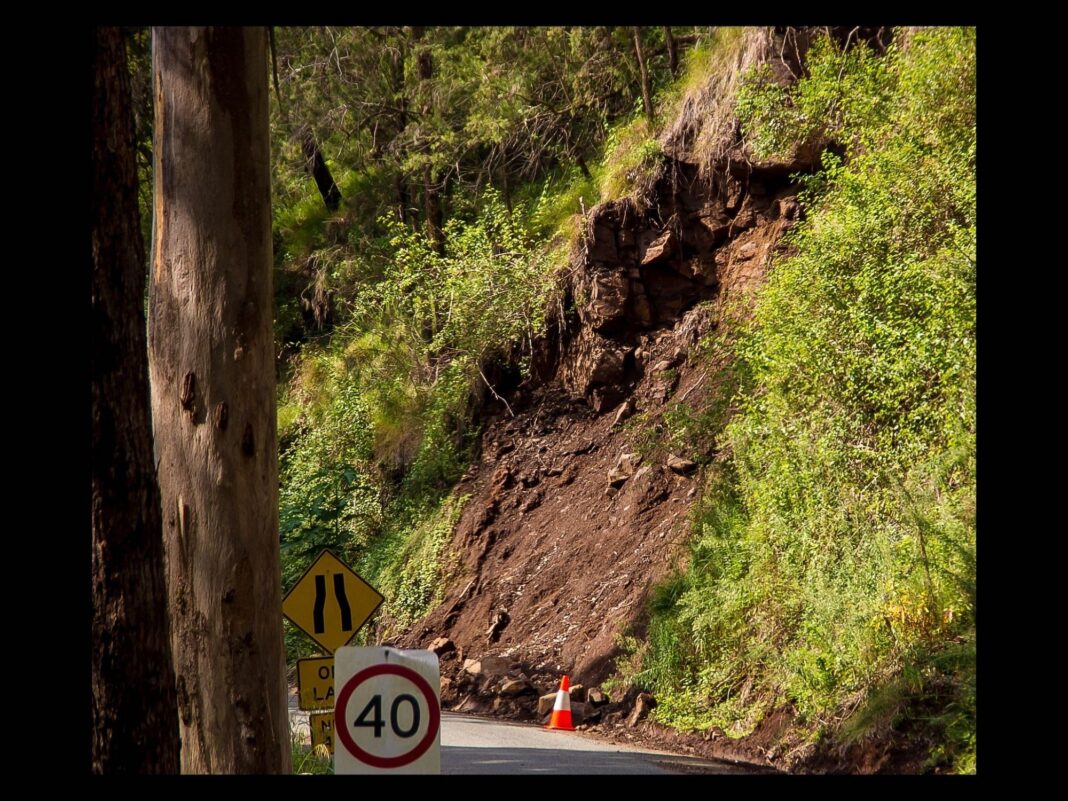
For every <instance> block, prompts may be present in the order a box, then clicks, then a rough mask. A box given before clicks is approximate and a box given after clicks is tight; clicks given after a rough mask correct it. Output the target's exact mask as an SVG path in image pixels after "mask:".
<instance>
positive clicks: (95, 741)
mask: <svg viewBox="0 0 1068 801" xmlns="http://www.w3.org/2000/svg"><path fill="white" fill-rule="evenodd" d="M92 52H93V63H92V73H93V74H92V95H91V97H92V98H93V104H92V139H93V141H92V148H93V162H92V164H93V167H92V169H93V173H92V175H93V178H92V181H93V184H92V186H93V193H92V216H91V218H90V219H91V220H92V234H91V237H92V265H91V267H92V325H91V326H90V331H91V332H92V360H93V361H92V418H93V422H92V459H91V461H92V473H93V489H92V520H93V523H92V529H93V555H92V565H93V614H92V638H93V650H92V657H91V675H92V746H91V750H90V753H91V755H92V769H93V772H94V773H177V772H178V748H179V740H178V710H177V705H176V703H175V679H174V668H173V666H172V663H171V643H170V629H169V627H170V624H169V622H168V617H167V585H166V575H165V573H164V563H163V530H162V523H161V521H160V496H159V487H158V485H157V483H156V468H155V464H154V463H153V461H152V428H151V423H150V421H149V408H148V359H147V351H146V343H145V316H144V292H145V258H144V254H145V245H144V242H143V241H142V239H141V221H140V214H139V211H138V205H137V192H138V186H137V164H136V160H135V156H134V124H133V114H132V111H131V107H130V87H129V79H128V75H127V67H126V44H125V42H124V41H123V37H122V32H121V31H120V30H119V29H118V28H99V29H97V30H96V31H95V32H94V34H93V48H92Z"/></svg>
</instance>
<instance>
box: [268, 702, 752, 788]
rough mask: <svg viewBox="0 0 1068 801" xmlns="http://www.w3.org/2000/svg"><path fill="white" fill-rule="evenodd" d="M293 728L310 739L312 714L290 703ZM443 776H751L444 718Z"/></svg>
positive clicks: (529, 727) (522, 727)
mask: <svg viewBox="0 0 1068 801" xmlns="http://www.w3.org/2000/svg"><path fill="white" fill-rule="evenodd" d="M290 703H291V706H290V709H289V718H290V725H291V727H292V730H293V732H294V733H298V734H303V735H304V736H307V731H308V713H307V712H302V711H300V710H298V709H297V708H296V706H295V705H296V697H295V696H294V697H292V698H291V700H290ZM441 772H442V774H445V775H450V774H451V775H471V774H479V773H489V774H494V773H497V774H541V773H549V774H552V773H556V774H578V773H589V774H639V773H643V774H662V775H668V774H677V773H749V772H752V771H750V770H746V769H745V768H743V767H740V766H736V765H732V764H730V763H728V762H716V761H713V760H707V759H698V758H696V757H688V756H682V755H679V754H670V753H667V752H664V751H649V750H645V749H641V748H634V747H629V746H625V745H617V744H615V743H609V742H607V741H605V740H599V739H596V738H594V737H593V736H591V735H585V734H582V733H578V732H576V733H572V732H563V731H547V730H546V729H544V728H542V727H541V726H535V725H533V724H529V723H510V722H506V721H500V720H490V719H486V718H476V717H473V716H471V715H458V714H456V713H453V712H444V713H443V714H442V716H441Z"/></svg>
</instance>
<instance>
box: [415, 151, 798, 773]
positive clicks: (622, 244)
mask: <svg viewBox="0 0 1068 801" xmlns="http://www.w3.org/2000/svg"><path fill="white" fill-rule="evenodd" d="M798 166H799V165H797V164H771V165H763V166H762V165H754V164H752V163H750V162H749V161H748V160H746V159H745V158H744V157H743V156H742V155H741V154H740V153H739V152H735V153H734V154H733V155H732V156H730V157H729V158H726V159H724V160H723V163H722V164H721V168H720V169H719V170H717V171H714V172H712V173H711V177H701V176H700V175H699V171H698V169H697V167H696V166H695V165H692V164H688V163H686V162H683V161H672V162H670V163H668V165H667V167H666V169H665V170H664V172H663V173H662V175H661V177H660V179H659V181H658V182H657V184H656V185H655V187H654V188H653V193H652V202H650V203H649V204H647V207H645V208H642V207H640V206H639V205H638V204H637V203H635V202H634V201H633V200H631V199H628V198H625V199H622V200H618V201H613V202H610V203H605V204H601V205H600V206H597V207H596V208H594V209H593V210H592V211H591V212H590V214H589V217H588V219H587V222H586V228H585V236H584V237H583V241H581V242H580V243H579V244H578V246H577V247H576V249H575V251H574V253H573V257H572V271H571V277H570V282H569V286H568V288H567V295H568V301H569V304H570V305H572V306H573V308H574V312H573V313H572V315H571V316H570V319H568V320H566V321H565V324H564V325H563V326H562V327H561V328H560V329H559V330H557V331H555V332H554V334H553V335H552V336H551V337H548V338H547V339H546V341H545V342H544V343H543V352H542V359H541V362H540V364H539V365H538V367H539V372H540V374H541V379H540V380H538V381H537V382H536V385H535V386H525V387H521V388H520V389H519V390H518V391H517V392H516V393H514V394H513V395H512V396H511V397H509V398H508V400H509V404H510V406H511V409H512V411H513V412H514V413H515V416H514V417H512V416H510V414H509V412H508V411H507V410H505V409H503V408H502V409H501V411H500V413H499V415H498V416H496V417H495V418H492V419H490V420H488V421H486V424H485V434H484V436H483V440H482V449H481V454H482V455H481V459H480V461H479V462H478V464H476V465H475V466H474V467H472V469H471V470H470V471H469V473H468V475H467V476H465V478H464V479H463V481H462V482H461V484H460V486H459V487H458V492H459V493H461V494H467V495H470V496H471V497H470V500H469V502H468V503H467V505H466V507H465V509H464V512H463V515H462V518H461V520H460V522H459V524H458V525H457V527H456V529H455V532H454V537H453V541H452V544H451V548H452V554H453V558H455V559H456V561H457V565H456V569H455V573H454V574H453V579H452V580H451V581H450V583H449V586H448V587H447V588H446V590H445V600H444V602H443V603H442V604H441V605H440V606H439V607H437V608H436V609H435V610H434V611H433V612H431V613H430V614H429V615H428V616H427V617H426V618H425V619H424V620H422V621H420V622H419V623H417V624H416V625H415V626H413V627H412V628H411V629H410V630H409V632H408V633H407V634H406V635H404V636H403V637H401V638H399V640H398V642H397V644H398V645H400V646H404V647H428V646H429V645H431V644H432V643H433V642H434V641H439V642H438V645H439V649H440V648H441V639H442V638H447V639H448V640H449V641H450V645H447V646H445V648H446V650H444V651H443V652H442V654H441V657H442V663H441V664H442V674H443V677H444V680H443V692H442V701H443V703H444V705H445V706H446V707H447V708H460V709H464V710H469V711H481V712H492V713H495V714H499V715H504V716H509V717H515V718H526V719H533V718H535V717H538V714H537V701H538V696H539V695H540V694H543V693H548V692H551V691H553V690H555V688H556V686H557V684H558V682H559V679H560V676H561V674H563V673H567V674H569V675H570V676H571V677H572V681H573V682H579V683H582V684H584V685H585V686H586V687H592V686H596V685H599V684H600V683H601V682H603V681H604V680H605V679H606V678H607V677H608V676H610V675H611V674H612V672H613V671H614V669H615V665H614V661H613V660H614V658H615V657H616V656H617V655H618V650H619V649H618V636H619V634H620V633H621V632H624V631H626V630H627V629H628V627H630V626H631V625H633V624H634V623H635V622H636V621H638V620H639V618H640V616H641V615H642V612H643V607H644V603H645V601H646V599H647V595H648V593H649V591H650V588H651V586H652V585H653V584H654V583H655V582H656V581H657V580H658V579H660V578H662V577H663V576H664V574H665V573H666V572H667V571H668V570H670V568H671V566H672V564H673V560H674V559H675V557H676V555H677V554H678V552H679V548H678V546H679V544H680V543H681V542H682V540H683V539H684V538H685V536H686V534H687V526H688V511H689V507H690V505H691V503H692V501H693V499H694V497H695V496H696V494H697V491H698V481H699V471H698V469H697V466H696V465H694V464H692V463H687V462H686V460H684V459H679V460H672V459H671V458H670V456H668V455H664V454H661V455H660V456H659V457H657V458H649V457H648V455H643V453H644V454H648V453H649V452H650V451H649V449H648V448H645V449H642V448H640V447H638V446H639V442H640V440H641V438H642V433H643V431H646V432H647V431H648V429H649V428H650V427H651V426H654V425H655V423H656V422H657V420H658V419H659V418H661V417H662V415H663V413H664V412H665V411H666V410H667V409H668V408H669V407H670V406H671V404H673V403H675V402H676V401H680V400H683V401H687V402H696V401H699V400H700V399H701V398H702V393H704V392H707V389H708V386H707V384H706V382H705V379H706V378H707V375H706V373H705V371H704V368H702V366H701V365H699V364H697V363H696V362H695V361H694V360H692V359H691V358H690V357H691V354H692V352H693V349H694V346H695V345H696V344H697V343H698V342H699V341H700V340H701V339H702V338H703V337H704V336H705V335H706V334H708V333H709V332H711V331H712V330H713V329H714V328H715V326H716V325H717V318H718V303H719V302H720V301H722V299H723V298H724V297H726V296H728V295H730V294H732V293H735V292H739V291H742V290H744V289H746V288H748V287H751V286H752V285H753V284H754V283H756V282H759V281H760V280H762V278H763V276H764V273H765V270H766V267H767V264H768V262H769V260H770V258H771V256H772V255H773V253H774V252H775V250H776V248H777V247H778V246H779V242H780V239H781V237H782V234H783V233H784V232H785V231H786V230H787V229H788V228H789V227H790V226H791V224H792V223H793V222H794V221H795V220H796V219H797V218H798V215H799V208H798V204H797V201H796V198H795V194H796V191H797V187H796V186H795V185H794V184H792V183H791V182H790V180H789V175H790V174H791V173H792V172H793V171H795V170H796V169H797V168H798ZM703 301H711V302H710V303H703ZM646 439H648V434H647V433H646ZM469 660H478V661H479V662H480V663H481V665H479V666H478V667H477V668H476V667H474V666H472V665H471V664H470V661H469ZM465 663H468V668H469V669H468V670H465V669H464V665H465ZM472 670H476V671H477V672H472ZM520 674H521V675H522V679H523V680H524V681H525V682H526V683H527V685H528V686H527V687H525V688H520V687H516V686H513V687H512V688H511V692H515V694H511V692H509V693H503V694H502V693H501V686H502V684H503V683H504V682H505V681H506V680H507V679H508V678H509V677H511V678H513V679H516V678H518V677H519V676H520ZM615 700H616V702H617V703H614V704H611V705H610V706H608V707H605V708H604V709H603V710H602V712H601V713H595V714H593V715H592V717H593V718H594V720H595V721H597V720H601V721H603V723H605V724H607V725H608V726H609V727H610V726H611V725H612V724H613V723H616V724H622V723H623V722H624V721H623V718H624V716H625V714H629V712H630V706H631V705H632V704H631V702H632V701H633V698H627V699H615ZM621 702H626V704H627V705H628V707H627V709H624V706H623V703H621ZM590 712H591V713H592V712H593V709H592V707H591V709H590ZM644 728H648V726H645V727H644ZM634 731H637V730H635V729H631V728H629V727H627V728H626V731H622V730H621V732H620V736H623V737H628V736H630V737H633V736H634ZM649 736H653V735H652V730H650V732H649ZM663 736H665V737H668V738H669V739H670V738H673V737H674V733H665V734H664V735H663ZM654 739H656V738H655V736H654ZM661 744H664V743H661ZM728 750H729V749H728ZM718 753H719V755H723V753H725V752H724V750H723V749H719V751H718Z"/></svg>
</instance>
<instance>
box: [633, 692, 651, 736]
mask: <svg viewBox="0 0 1068 801" xmlns="http://www.w3.org/2000/svg"><path fill="white" fill-rule="evenodd" d="M655 706H656V700H655V699H654V698H653V696H651V695H649V693H639V694H638V697H637V698H636V699H635V701H634V709H633V710H632V711H631V713H630V717H629V718H627V725H628V726H629V727H630V728H632V729H633V728H634V727H635V726H637V725H638V721H640V720H642V719H643V718H645V717H646V716H647V715H648V714H649V710H651V709H653V707H655Z"/></svg>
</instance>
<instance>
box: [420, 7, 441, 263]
mask: <svg viewBox="0 0 1068 801" xmlns="http://www.w3.org/2000/svg"><path fill="white" fill-rule="evenodd" d="M422 36H423V29H422V28H421V27H414V28H412V37H413V39H415V40H416V41H418V40H419V39H421V38H422ZM416 58H417V61H416V67H417V71H418V75H419V80H420V81H423V82H424V83H429V82H430V79H431V78H433V76H434V61H433V59H432V58H431V55H430V49H429V48H426V47H424V48H423V49H421V50H420V51H419V54H418V56H417V57H416ZM425 96H426V97H427V100H426V101H425V102H424V103H423V107H422V109H421V111H422V115H423V117H429V116H430V114H431V112H432V111H433V109H432V108H431V106H430V100H429V93H427V94H426V95H425ZM423 211H424V213H425V214H426V232H427V236H428V237H429V238H430V244H431V246H432V247H433V248H434V251H435V252H436V253H438V254H441V255H444V253H445V236H444V234H443V232H442V227H443V225H444V215H443V213H442V209H441V191H440V189H439V187H438V184H437V180H436V176H435V175H434V167H433V166H432V165H431V164H429V163H428V164H427V165H426V167H425V168H424V169H423Z"/></svg>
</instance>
